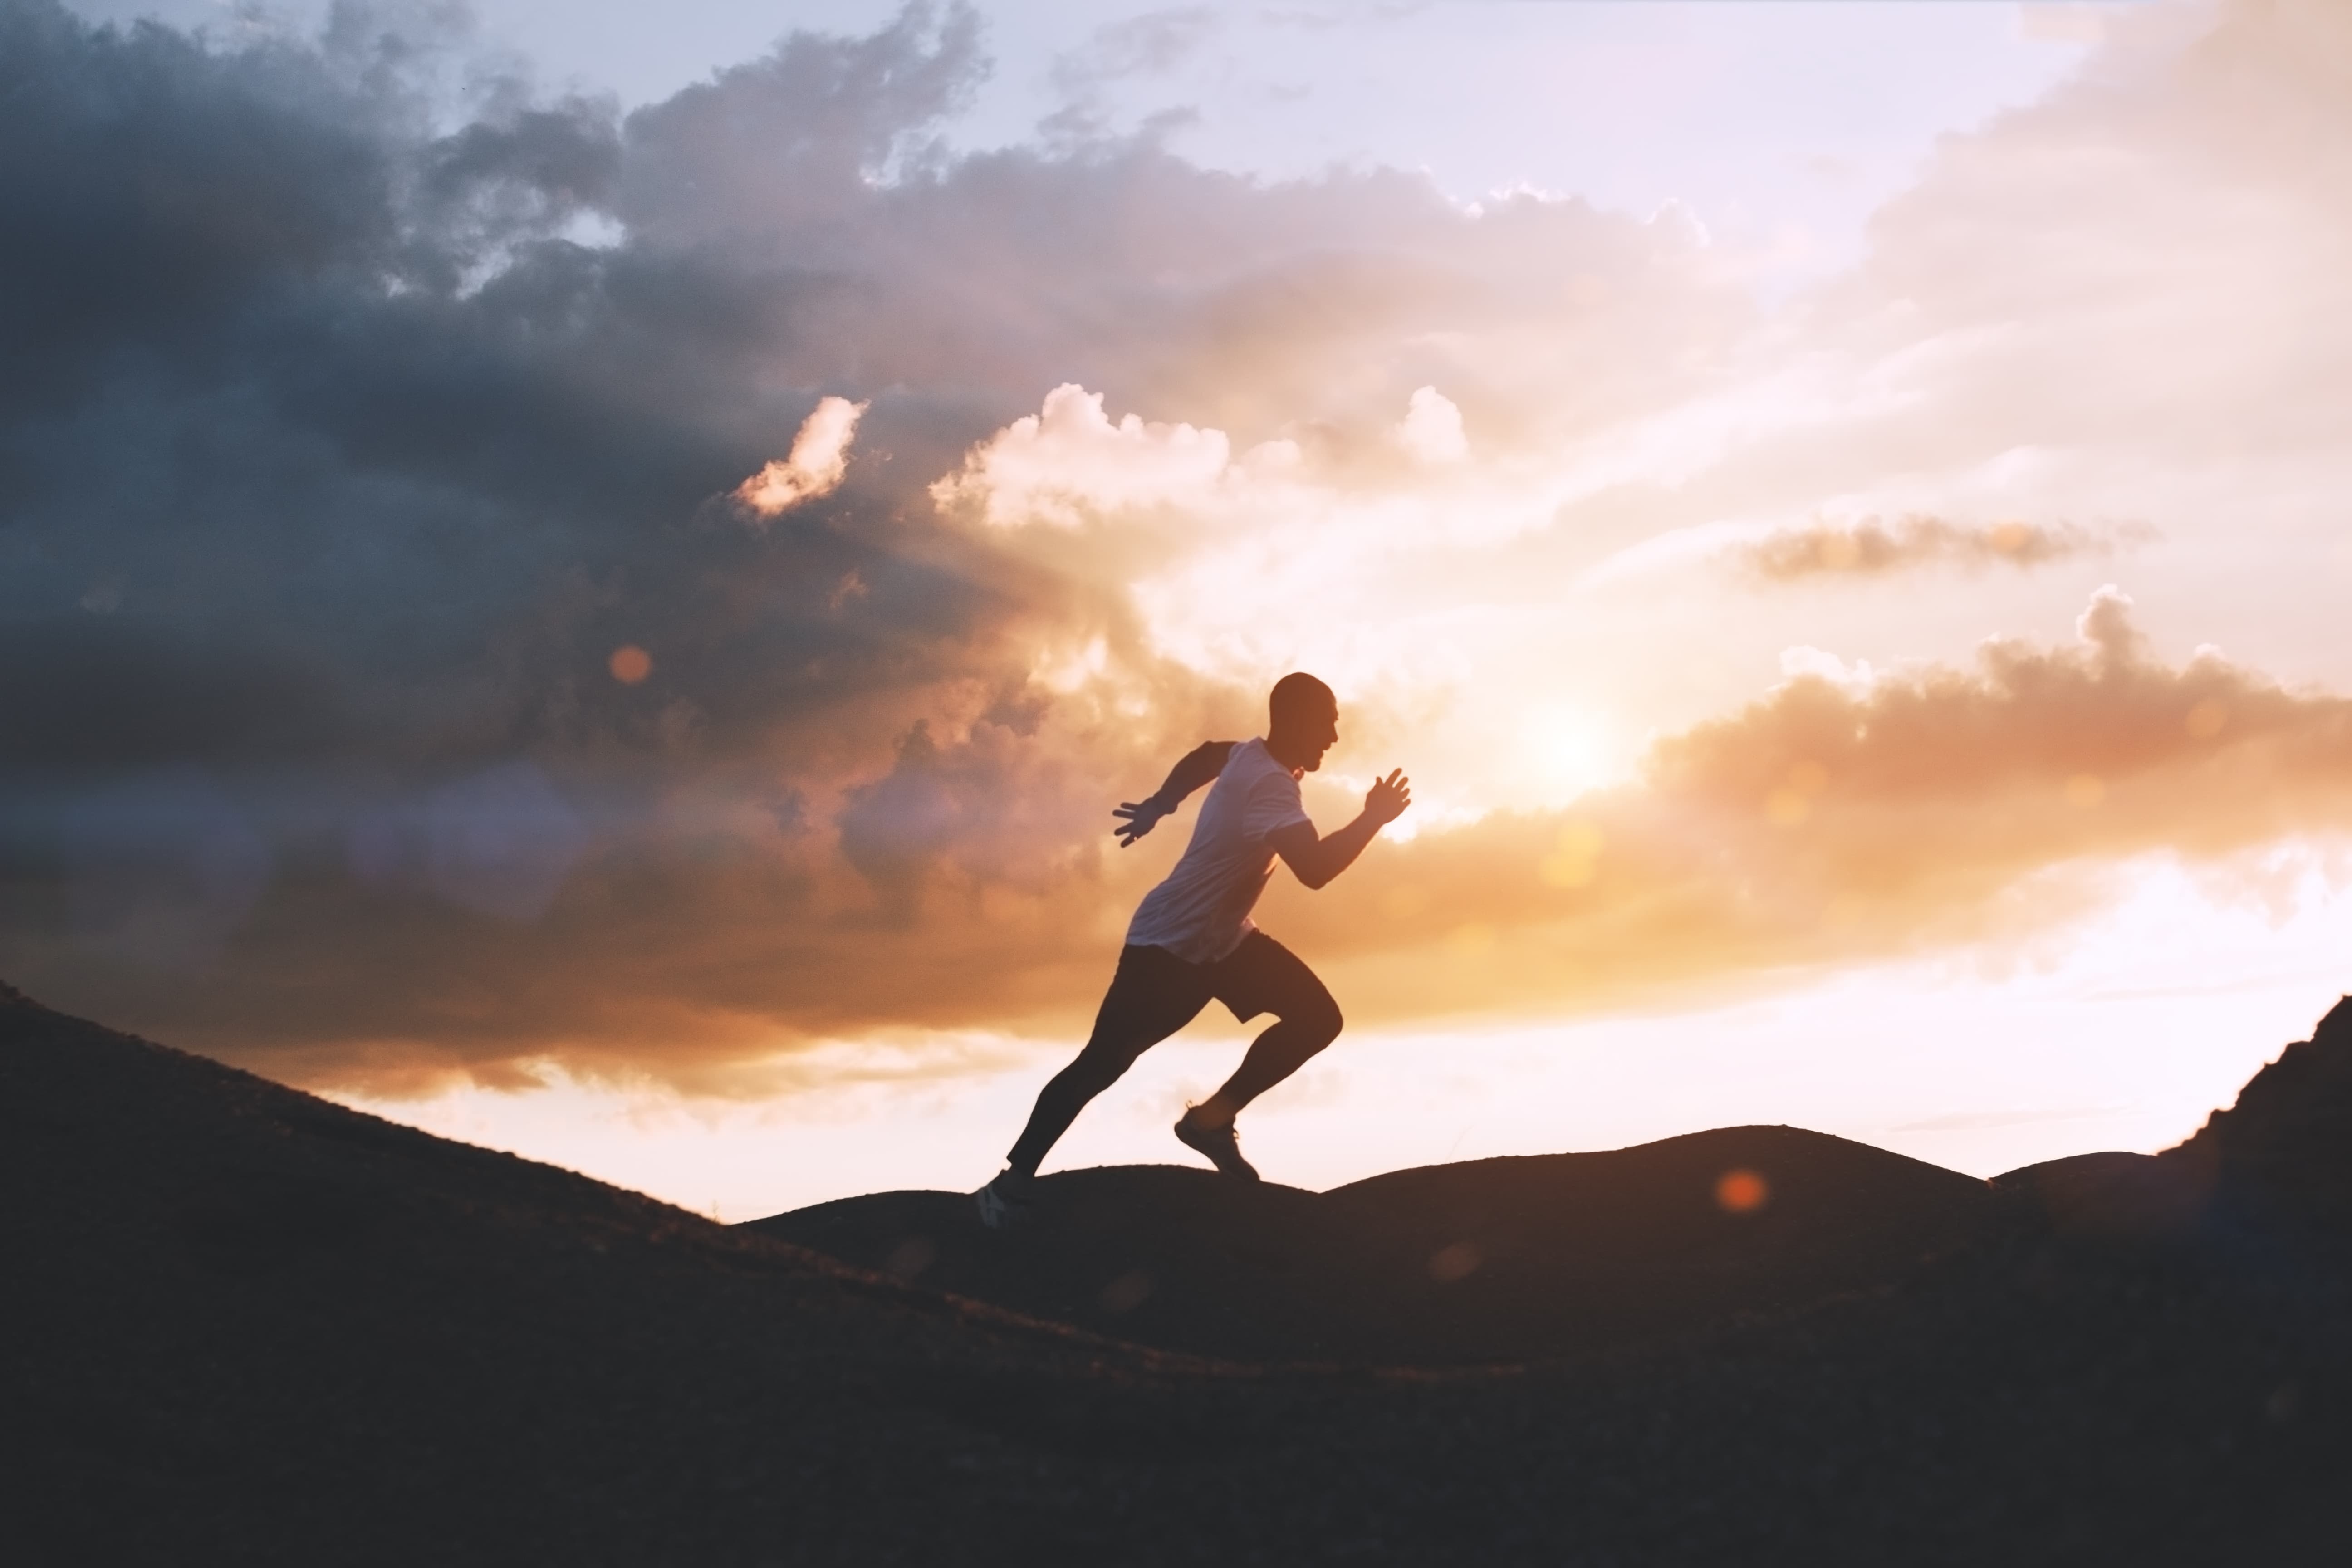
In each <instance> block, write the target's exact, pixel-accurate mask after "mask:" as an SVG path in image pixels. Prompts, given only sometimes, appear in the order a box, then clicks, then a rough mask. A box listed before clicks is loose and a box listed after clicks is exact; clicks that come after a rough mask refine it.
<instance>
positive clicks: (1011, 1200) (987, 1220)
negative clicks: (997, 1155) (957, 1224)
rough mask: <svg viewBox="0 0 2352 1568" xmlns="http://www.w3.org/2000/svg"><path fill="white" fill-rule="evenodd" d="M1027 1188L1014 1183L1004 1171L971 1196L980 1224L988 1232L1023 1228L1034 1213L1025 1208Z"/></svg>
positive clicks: (1024, 1185) (1022, 1184)
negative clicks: (978, 1212) (978, 1214)
mask: <svg viewBox="0 0 2352 1568" xmlns="http://www.w3.org/2000/svg"><path fill="white" fill-rule="evenodd" d="M1028 1185H1029V1184H1028V1183H1026V1182H1020V1183H1018V1184H1016V1182H1015V1178H1014V1177H1013V1173H1012V1172H1010V1171H1006V1172H1004V1173H1002V1174H1000V1175H999V1176H998V1177H997V1178H996V1179H995V1180H994V1181H992V1182H991V1183H989V1184H988V1185H986V1186H984V1187H982V1188H981V1189H980V1191H978V1192H976V1193H974V1194H971V1201H972V1205H973V1206H974V1207H975V1208H977V1209H979V1210H980V1223H981V1224H982V1226H986V1227H987V1228H988V1229H990V1230H1018V1229H1020V1228H1021V1227H1022V1226H1025V1225H1027V1224H1028V1223H1029V1221H1030V1218H1031V1217H1032V1215H1034V1212H1035V1211H1034V1209H1032V1208H1031V1207H1030V1205H1029V1194H1028V1192H1027V1191H1026V1189H1027V1187H1028Z"/></svg>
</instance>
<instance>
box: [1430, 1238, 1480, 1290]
mask: <svg viewBox="0 0 2352 1568" xmlns="http://www.w3.org/2000/svg"><path fill="white" fill-rule="evenodd" d="M1485 1261H1486V1255H1485V1254H1484V1253H1482V1252H1480V1251H1479V1250H1478V1248H1477V1247H1476V1246H1475V1245H1474V1244H1473V1243H1470V1242H1467V1241H1457V1242H1455V1243H1454V1245H1453V1246H1451V1247H1439V1248H1438V1249H1437V1250H1436V1251H1435V1252H1433V1253H1431V1254H1430V1255H1429V1277H1430V1278H1431V1279H1434V1280H1436V1281H1437V1282H1438V1283H1439V1284H1441V1285H1451V1284H1453V1283H1454V1281H1455V1280H1456V1279H1467V1278H1468V1277H1469V1276H1470V1275H1471V1274H1472V1273H1474V1272H1475V1271H1476V1269H1477V1268H1478V1265H1480V1264H1481V1263H1484V1262H1485Z"/></svg>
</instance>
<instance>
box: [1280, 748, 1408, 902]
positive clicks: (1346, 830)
mask: <svg viewBox="0 0 2352 1568" xmlns="http://www.w3.org/2000/svg"><path fill="white" fill-rule="evenodd" d="M1408 805H1412V780H1411V779H1408V778H1406V777H1405V776H1404V770H1403V769H1402V768H1399V769H1397V770H1396V771H1395V772H1394V773H1391V774H1389V776H1388V777H1386V778H1384V779H1378V780H1375V781H1374V782H1373V784H1372V787H1371V788H1370V790H1369V791H1368V792H1366V794H1365V795H1364V809H1363V810H1362V812H1360V814H1358V816H1357V817H1356V820H1355V821H1353V822H1351V823H1349V824H1348V826H1345V827H1343V828H1341V829H1339V832H1337V833H1334V834H1332V835H1331V836H1330V837H1328V838H1326V837H1318V835H1317V833H1316V831H1315V825H1314V824H1313V823H1311V822H1294V823H1292V824H1291V825H1290V826H1287V827H1277V828H1276V829H1275V830H1274V831H1273V832H1272V833H1269V834H1267V835H1266V836H1265V841H1266V842H1267V843H1268V844H1270V845H1272V846H1273V847H1274V852H1275V853H1276V854H1277V855H1279V856H1281V857H1282V861H1283V864H1284V865H1286V866H1288V867H1289V868H1290V871H1291V874H1292V875H1293V876H1295V877H1297V879H1299V880H1300V881H1302V882H1304V883H1306V884H1307V886H1308V887H1310V888H1320V887H1322V886H1323V885H1324V884H1326V883H1328V881H1330V880H1331V879H1332V878H1334V877H1336V876H1338V875H1339V873H1340V872H1342V871H1344V870H1346V869H1347V868H1349V867H1350V866H1352V865H1354V864H1355V863H1356V857H1357V856H1359V855H1361V854H1362V853H1363V852H1364V846H1365V845H1367V844H1370V842H1371V841H1372V835H1374V834H1376V833H1378V832H1379V831H1380V830H1381V828H1383V827H1386V826H1388V825H1389V824H1390V823H1391V822H1394V821H1395V820H1396V819H1397V818H1398V817H1400V816H1403V815H1404V808H1405V807H1406V806H1408Z"/></svg>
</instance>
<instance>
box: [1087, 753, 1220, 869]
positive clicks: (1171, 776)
mask: <svg viewBox="0 0 2352 1568" xmlns="http://www.w3.org/2000/svg"><path fill="white" fill-rule="evenodd" d="M1233 754H1234V742H1231V741H1203V742H1201V743H1200V744H1199V745H1197V746H1195V747H1193V748H1192V750H1191V751H1189V752H1185V753H1184V756H1183V760H1181V762H1179V763H1177V764H1176V765H1175V766H1174V767H1172V768H1171V769H1169V770H1168V781H1167V783H1165V784H1161V785H1160V787H1159V788H1158V789H1156V790H1154V791H1153V792H1152V793H1151V794H1150V795H1146V796H1144V797H1143V798H1142V799H1141V800H1123V801H1121V802H1119V803H1118V806H1117V807H1116V808H1115V809H1113V811H1112V812H1111V815H1112V816H1117V817H1123V818H1125V820H1124V821H1122V822H1121V823H1120V824H1119V825H1118V826H1117V827H1114V828H1113V829H1111V831H1112V832H1113V833H1116V834H1118V847H1120V848H1121V849H1124V848H1126V847H1128V846H1129V845H1130V844H1132V843H1134V842H1135V841H1136V840H1137V839H1139V838H1140V837H1143V836H1144V835H1145V834H1147V833H1149V832H1150V831H1151V829H1152V828H1153V827H1154V826H1157V825H1158V823H1159V821H1160V818H1161V817H1163V816H1167V815H1168V814H1169V813H1170V812H1171V811H1173V810H1175V809H1176V808H1177V807H1178V806H1180V805H1183V804H1184V797H1185V796H1186V795H1191V794H1192V792H1193V791H1194V790H1196V789H1199V788H1200V787H1201V786H1202V784H1214V783H1215V782H1216V778H1217V775H1218V774H1219V773H1223V772H1224V771H1225V759H1226V758H1227V757H1230V756H1232V755H1233Z"/></svg>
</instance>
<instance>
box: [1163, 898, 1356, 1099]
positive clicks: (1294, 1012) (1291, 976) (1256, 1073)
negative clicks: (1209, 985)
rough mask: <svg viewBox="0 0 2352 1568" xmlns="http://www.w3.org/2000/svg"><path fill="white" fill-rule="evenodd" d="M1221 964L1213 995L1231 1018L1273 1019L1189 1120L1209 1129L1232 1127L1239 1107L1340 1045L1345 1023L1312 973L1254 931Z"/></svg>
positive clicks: (1287, 952)
mask: <svg viewBox="0 0 2352 1568" xmlns="http://www.w3.org/2000/svg"><path fill="white" fill-rule="evenodd" d="M1225 964H1226V965H1227V966H1230V973H1227V974H1225V975H1221V976H1220V977H1219V979H1220V982H1221V984H1219V986H1218V990H1217V994H1218V996H1219V997H1220V998H1221V999H1222V1000H1223V1002H1224V1004H1225V1005H1227V1006H1228V1007H1231V1008H1232V1009H1233V1010H1234V1016H1236V1017H1240V1018H1244V1019H1247V1018H1251V1017H1255V1016H1256V1015H1258V1014H1259V1013H1271V1014H1273V1015H1274V1016H1275V1021H1274V1023H1273V1024H1272V1025H1271V1026H1268V1027H1267V1028H1266V1029H1265V1032H1264V1033H1262V1034H1260V1035H1259V1036H1258V1037H1257V1038H1256V1039H1255V1040H1253V1041H1251V1042H1250V1048H1249V1052H1248V1054H1247V1055H1245V1056H1244V1057H1243V1058H1242V1065H1241V1066H1240V1067H1238V1068H1234V1076H1233V1077H1231V1078H1229V1079H1226V1080H1225V1082H1224V1087H1223V1088H1222V1089H1218V1090H1217V1092H1216V1093H1214V1094H1213V1095H1211V1096H1210V1097H1209V1098H1208V1099H1206V1100H1202V1102H1201V1103H1200V1105H1198V1106H1197V1107H1195V1108H1194V1110H1193V1119H1194V1120H1195V1121H1197V1122H1199V1123H1201V1124H1203V1125H1206V1126H1211V1127H1218V1126H1230V1125H1231V1124H1232V1122H1233V1120H1234V1116H1236V1115H1237V1114H1239V1113H1240V1111H1241V1109H1242V1107H1244V1106H1245V1105H1247V1104H1248V1103H1249V1102H1250V1101H1251V1100H1255V1099H1256V1098H1257V1097H1258V1096H1259V1095H1261V1094H1264V1093H1265V1091H1266V1090H1267V1089H1272V1088H1273V1087H1274V1086H1275V1085H1276V1084H1278V1083H1280V1082H1281V1081H1282V1080H1283V1079H1286V1078H1288V1077H1289V1076H1290V1075H1291V1074H1292V1073H1295V1072H1297V1070H1298V1069H1299V1068H1302V1067H1304V1066H1306V1065H1307V1060H1308V1058H1312V1057H1313V1056H1314V1055H1315V1054H1316V1053H1317V1052H1318V1051H1320V1050H1321V1049H1322V1048H1323V1047H1326V1046H1328V1045H1329V1044H1330V1043H1331V1042H1332V1041H1333V1040H1336V1039H1338V1038H1339V1029H1340V1026H1341V1025H1342V1024H1343V1023H1344V1022H1345V1020H1344V1019H1342V1018H1341V1017H1340V1016H1339V1003H1337V1002H1335V1001H1333V1000H1332V999H1331V993H1330V992H1329V991H1328V990H1326V989H1325V988H1324V984H1323V982H1322V981H1321V980H1319V979H1318V978H1317V977H1316V974H1315V972H1314V971H1313V970H1311V969H1309V968H1307V964H1306V963H1305V961H1303V960H1302V959H1300V958H1299V956H1298V955H1297V953H1295V952H1291V951H1290V950H1289V949H1288V948H1286V947H1285V946H1283V945H1282V944H1281V943H1280V942H1276V941H1275V940H1274V938H1272V937H1270V936H1268V935H1266V934H1265V932H1264V931H1252V932H1251V933H1250V935H1249V936H1248V938H1247V939H1246V940H1245V941H1244V942H1243V944H1242V946H1241V947H1240V948H1239V949H1237V950H1236V951H1235V952H1234V955H1233V957H1231V958H1229V959H1227V960H1226V961H1225Z"/></svg>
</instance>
